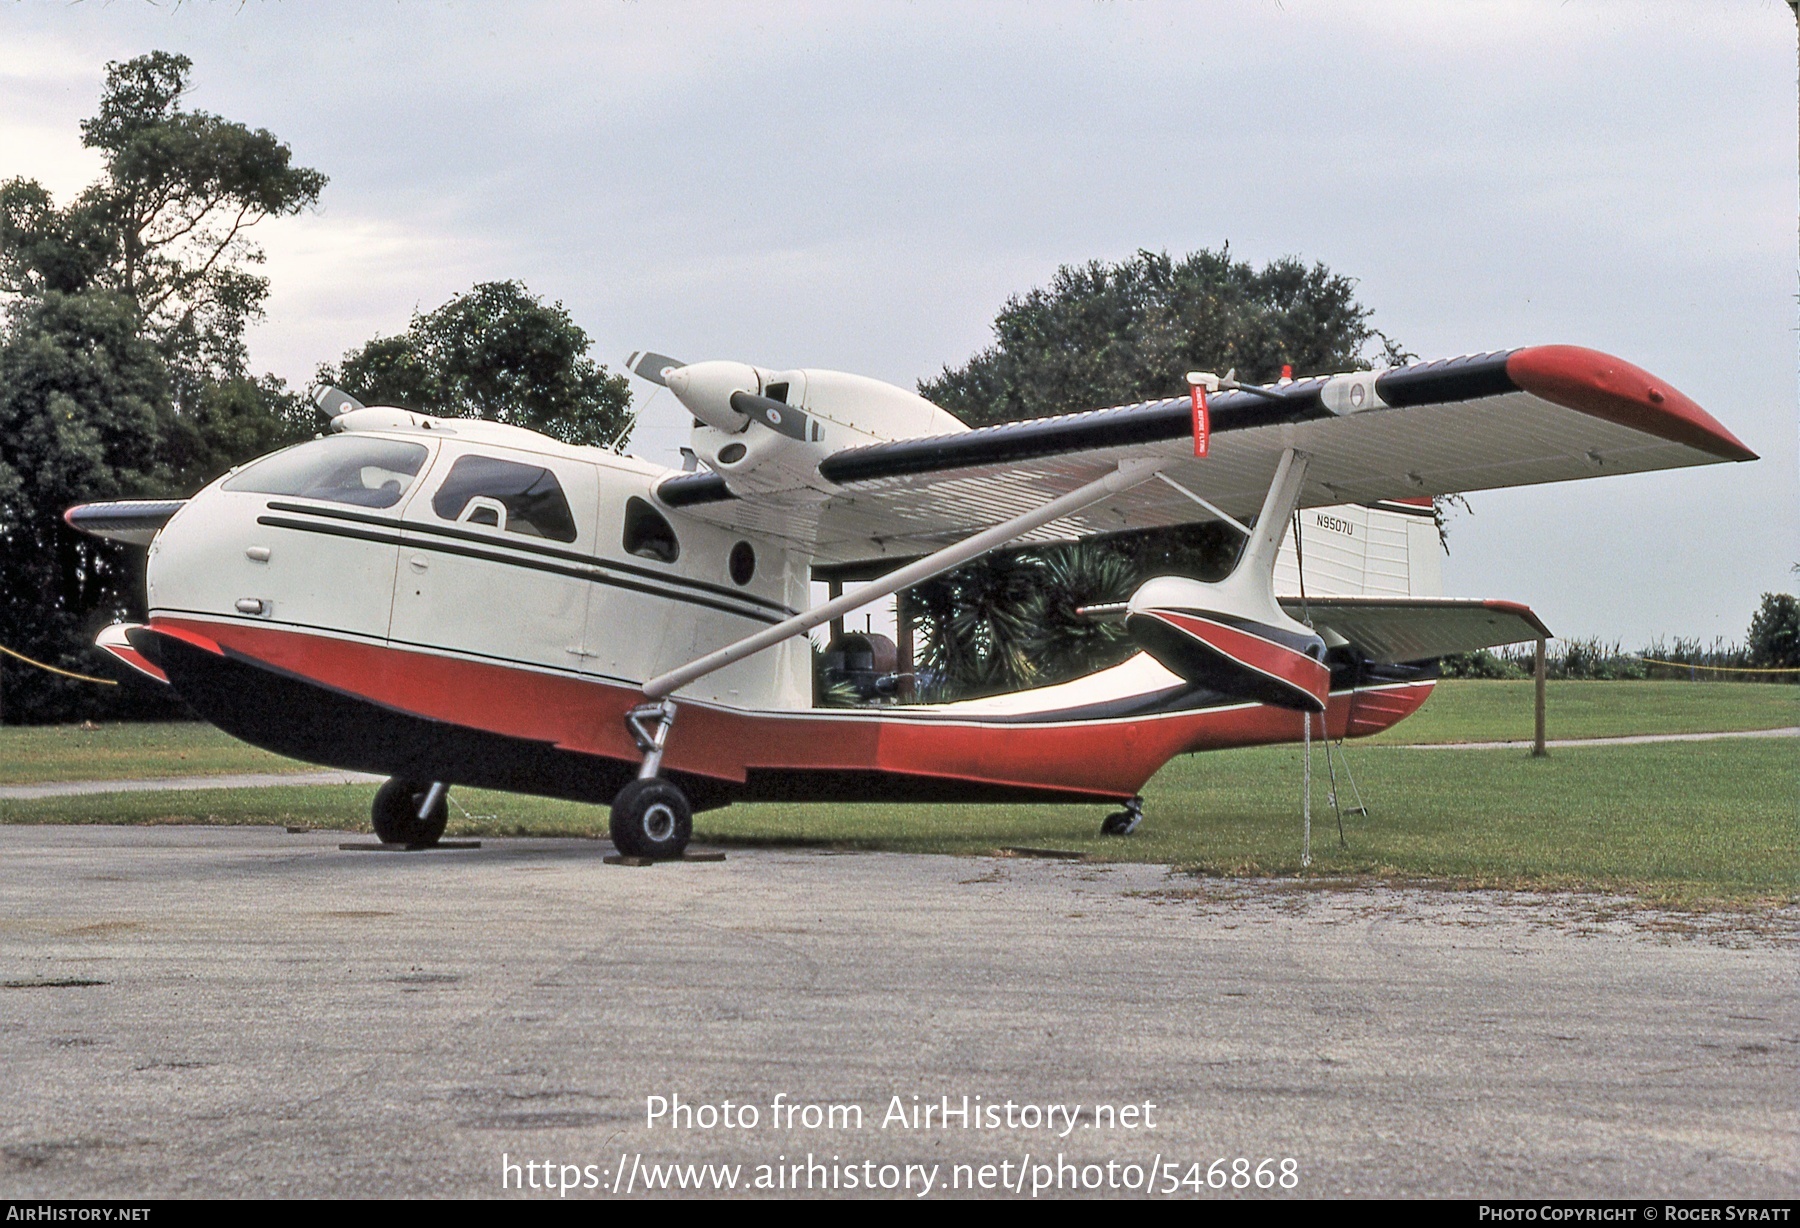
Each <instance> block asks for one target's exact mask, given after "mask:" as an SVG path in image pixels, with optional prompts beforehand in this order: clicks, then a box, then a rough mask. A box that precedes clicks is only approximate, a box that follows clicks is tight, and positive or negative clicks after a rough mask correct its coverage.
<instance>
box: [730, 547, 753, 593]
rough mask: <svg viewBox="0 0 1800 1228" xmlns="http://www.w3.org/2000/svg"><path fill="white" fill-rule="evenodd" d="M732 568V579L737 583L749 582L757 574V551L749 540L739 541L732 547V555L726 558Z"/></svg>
mask: <svg viewBox="0 0 1800 1228" xmlns="http://www.w3.org/2000/svg"><path fill="white" fill-rule="evenodd" d="M726 563H727V565H728V567H729V568H730V570H731V579H732V581H733V583H736V584H748V583H750V581H751V580H752V579H754V578H755V576H756V551H755V550H754V549H752V548H751V546H750V543H749V542H739V543H738V544H737V545H735V546H733V547H732V548H731V557H730V558H729V559H727V560H726Z"/></svg>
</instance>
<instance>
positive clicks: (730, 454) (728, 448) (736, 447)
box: [719, 443, 750, 465]
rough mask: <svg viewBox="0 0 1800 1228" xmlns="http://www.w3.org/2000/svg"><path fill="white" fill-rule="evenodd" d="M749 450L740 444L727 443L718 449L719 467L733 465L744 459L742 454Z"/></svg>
mask: <svg viewBox="0 0 1800 1228" xmlns="http://www.w3.org/2000/svg"><path fill="white" fill-rule="evenodd" d="M749 450H750V449H748V448H746V447H745V446H744V445H743V444H741V443H728V444H726V445H725V446H724V447H722V448H720V449H719V463H720V464H721V465H735V464H737V463H738V462H739V461H741V460H743V459H744V453H746V452H748V451H749Z"/></svg>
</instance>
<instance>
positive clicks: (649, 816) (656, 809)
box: [610, 779, 694, 860]
mask: <svg viewBox="0 0 1800 1228" xmlns="http://www.w3.org/2000/svg"><path fill="white" fill-rule="evenodd" d="M610 826H611V831H612V842H613V847H614V848H616V849H618V850H619V853H620V855H621V856H624V857H654V858H657V859H658V860H673V859H675V858H678V857H680V856H681V855H682V853H684V852H686V851H687V845H688V840H689V838H691V837H692V836H693V834H694V808H693V806H692V805H690V804H689V803H688V799H687V795H686V794H684V793H683V792H682V791H681V790H680V789H678V788H676V787H675V786H674V785H672V784H670V783H669V782H668V781H666V780H656V779H651V780H634V781H632V782H631V783H630V784H628V785H626V786H625V787H624V788H623V789H620V790H619V793H618V796H617V797H615V798H613V804H612V823H611V825H610Z"/></svg>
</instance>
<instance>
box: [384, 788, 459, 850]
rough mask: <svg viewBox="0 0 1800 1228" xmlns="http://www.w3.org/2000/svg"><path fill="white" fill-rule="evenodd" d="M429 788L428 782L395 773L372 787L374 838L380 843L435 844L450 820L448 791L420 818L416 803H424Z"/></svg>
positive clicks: (419, 804) (420, 804) (418, 804)
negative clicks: (375, 786) (405, 777)
mask: <svg viewBox="0 0 1800 1228" xmlns="http://www.w3.org/2000/svg"><path fill="white" fill-rule="evenodd" d="M430 789H431V786H430V784H421V783H420V782H419V781H416V780H403V779H401V778H400V777H398V776H396V777H395V778H394V779H393V780H390V781H388V782H387V783H386V784H384V785H382V786H381V788H379V789H377V790H375V801H374V804H373V805H371V806H370V807H369V817H370V818H371V819H372V820H373V821H374V824H375V835H376V838H378V839H379V840H380V841H381V842H382V843H383V844H405V845H409V846H414V845H430V844H436V843H437V842H438V840H439V838H440V837H442V836H443V834H444V827H445V825H446V824H448V823H449V821H450V793H449V790H445V791H444V796H442V797H440V798H438V803H437V805H436V806H433V807H432V808H431V813H430V814H428V815H426V816H425V817H424V818H422V819H421V818H420V817H419V807H420V806H422V805H424V804H425V794H426V793H427V792H429V791H430Z"/></svg>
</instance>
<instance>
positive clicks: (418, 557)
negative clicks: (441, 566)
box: [406, 554, 431, 571]
mask: <svg viewBox="0 0 1800 1228" xmlns="http://www.w3.org/2000/svg"><path fill="white" fill-rule="evenodd" d="M406 565H407V566H408V567H410V568H412V569H413V570H414V571H424V570H425V569H426V568H427V567H430V566H431V562H430V560H428V559H427V558H426V557H425V556H424V555H422V554H415V555H413V556H412V557H411V558H409V559H407V560H406Z"/></svg>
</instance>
